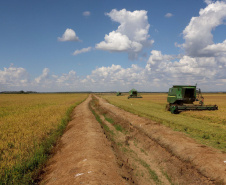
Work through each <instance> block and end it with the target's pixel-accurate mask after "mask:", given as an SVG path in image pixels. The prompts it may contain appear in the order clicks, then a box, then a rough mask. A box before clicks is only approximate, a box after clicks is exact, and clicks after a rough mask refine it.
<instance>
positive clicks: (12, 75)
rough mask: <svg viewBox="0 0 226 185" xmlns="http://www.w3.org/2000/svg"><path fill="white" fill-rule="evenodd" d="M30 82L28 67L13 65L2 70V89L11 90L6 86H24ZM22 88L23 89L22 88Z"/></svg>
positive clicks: (0, 87) (0, 80)
mask: <svg viewBox="0 0 226 185" xmlns="http://www.w3.org/2000/svg"><path fill="white" fill-rule="evenodd" d="M28 83H29V74H28V73H27V71H26V69H24V68H22V67H18V68H17V67H14V66H13V65H11V66H10V67H9V68H6V67H4V69H3V70H0V89H1V90H2V91H4V90H9V89H6V87H21V88H22V87H24V86H27V85H28ZM20 90H21V89H20Z"/></svg>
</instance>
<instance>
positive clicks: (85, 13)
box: [82, 11, 91, 17]
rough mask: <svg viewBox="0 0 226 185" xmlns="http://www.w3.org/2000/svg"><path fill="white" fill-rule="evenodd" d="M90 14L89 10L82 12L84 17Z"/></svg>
mask: <svg viewBox="0 0 226 185" xmlns="http://www.w3.org/2000/svg"><path fill="white" fill-rule="evenodd" d="M90 14H91V13H90V11H85V12H83V13H82V15H83V16H86V17H88V16H90Z"/></svg>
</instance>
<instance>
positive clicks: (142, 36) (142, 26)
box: [96, 9, 154, 53]
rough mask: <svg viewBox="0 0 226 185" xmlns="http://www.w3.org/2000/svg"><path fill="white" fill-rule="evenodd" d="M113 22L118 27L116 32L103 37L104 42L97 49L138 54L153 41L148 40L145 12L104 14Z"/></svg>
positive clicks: (114, 11)
mask: <svg viewBox="0 0 226 185" xmlns="http://www.w3.org/2000/svg"><path fill="white" fill-rule="evenodd" d="M106 15H108V16H109V17H110V18H111V19H112V20H113V21H115V22H118V23H119V24H120V25H119V26H118V29H117V30H114V31H112V32H110V33H109V34H108V35H105V38H104V39H105V40H104V41H102V42H100V43H98V44H96V48H97V49H102V50H107V51H111V52H128V53H138V52H140V51H141V50H142V49H143V48H144V47H150V46H151V45H152V44H153V43H154V41H153V40H149V38H150V35H149V34H148V31H149V27H150V25H149V23H148V17H147V11H145V10H136V11H133V12H130V11H127V10H126V9H122V10H120V11H118V10H116V9H113V10H112V11H111V12H109V13H106Z"/></svg>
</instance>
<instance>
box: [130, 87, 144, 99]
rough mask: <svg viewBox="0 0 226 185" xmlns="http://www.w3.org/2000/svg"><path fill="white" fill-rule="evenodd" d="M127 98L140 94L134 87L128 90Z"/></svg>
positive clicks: (138, 96) (136, 96) (137, 96)
mask: <svg viewBox="0 0 226 185" xmlns="http://www.w3.org/2000/svg"><path fill="white" fill-rule="evenodd" d="M129 98H142V96H140V95H138V92H137V90H136V89H131V90H130V91H129V96H128V99H129Z"/></svg>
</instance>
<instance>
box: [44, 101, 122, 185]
mask: <svg viewBox="0 0 226 185" xmlns="http://www.w3.org/2000/svg"><path fill="white" fill-rule="evenodd" d="M90 100H91V97H89V98H88V99H87V100H86V101H85V102H83V103H82V104H80V105H79V106H77V107H76V108H75V110H74V111H73V114H74V116H73V120H72V121H71V122H70V123H69V124H68V126H67V130H66V132H65V133H64V134H63V137H62V138H61V140H60V143H59V145H58V146H57V153H56V154H55V155H54V156H53V158H52V159H51V160H50V161H49V164H48V166H47V168H46V169H45V171H46V174H45V177H44V178H43V181H42V182H41V184H54V185H57V184H59V185H62V184H116V185H118V184H125V183H124V181H125V180H124V179H123V178H121V176H120V175H119V173H118V171H117V170H119V168H118V166H117V164H116V159H115V156H114V153H113V151H112V150H111V145H110V142H109V141H108V140H107V139H106V136H105V135H104V133H103V130H102V129H101V127H100V124H99V123H98V122H97V121H96V119H95V117H94V116H93V114H92V112H91V111H90V110H89V108H88V103H89V101H90Z"/></svg>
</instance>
